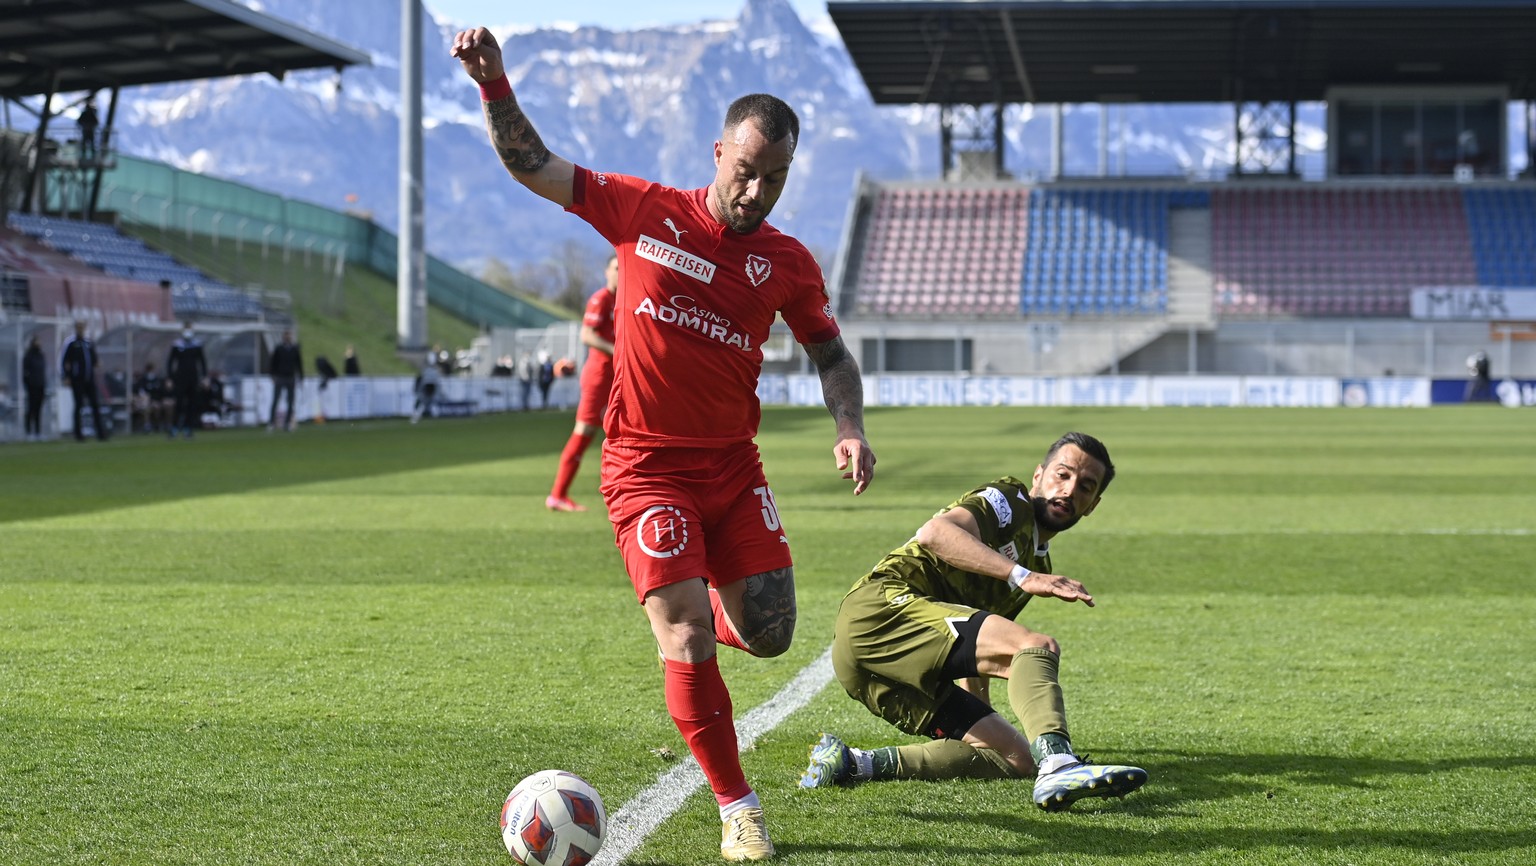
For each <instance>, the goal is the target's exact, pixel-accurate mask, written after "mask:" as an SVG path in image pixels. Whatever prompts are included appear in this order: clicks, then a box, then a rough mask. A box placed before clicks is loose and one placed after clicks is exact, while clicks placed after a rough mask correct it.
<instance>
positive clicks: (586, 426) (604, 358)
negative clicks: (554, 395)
mask: <svg viewBox="0 0 1536 866" xmlns="http://www.w3.org/2000/svg"><path fill="white" fill-rule="evenodd" d="M603 277H604V282H603V286H602V288H600V289H598V290H597V291H595V292H593V293H592V297H590V298H588V299H587V310H586V312H585V313H583V314H582V317H581V342H582V345H584V346H586V347H587V362H586V363H585V364H583V365H582V367H581V399H580V401H579V402H577V404H576V429H575V430H572V431H571V438H570V439H568V440H566V443H565V450H564V451H561V452H560V468H559V469H558V470H556V472H555V486H554V487H552V488H550V491H549V496H548V497H547V498H546V499H545V500H544V506H545V507H546V508H549V509H551V510H554V511H586V510H587V509H586V507H585V506H583V505H577V504H576V503H574V502H572V501H571V497H570V492H571V479H573V478H575V477H576V470H577V469H578V468H580V467H581V455H583V454H585V453H586V451H587V446H588V445H591V444H592V439H593V437H595V436H596V435H597V434H598V431H600V430H601V429H602V424H603V412H604V411H605V410H606V409H607V408H608V391H609V390H610V389H611V388H612V387H613V299H614V290H616V289H617V288H618V287H619V257H618V256H614V257H613V258H610V259H609V260H608V267H606V268H604V269H603Z"/></svg>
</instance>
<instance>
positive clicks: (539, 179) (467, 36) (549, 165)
mask: <svg viewBox="0 0 1536 866" xmlns="http://www.w3.org/2000/svg"><path fill="white" fill-rule="evenodd" d="M449 53H450V54H452V55H453V56H454V57H457V58H458V59H459V62H460V63H462V64H463V65H464V72H465V74H467V75H468V76H469V77H470V78H472V79H474V80H475V82H476V83H478V84H480V85H482V86H483V87H485V88H486V89H487V90H490V91H492V92H491V93H490V94H489V96H490V97H491V98H489V99H486V100H484V101H482V103H481V104H482V106H483V107H484V109H485V125H486V130H487V131H488V132H489V133H490V136H491V146H492V147H494V148H495V149H496V155H497V156H499V157H501V164H502V165H504V166H506V168H507V171H508V172H510V173H511V175H512V177H514V178H516V179H517V182H518V183H521V184H522V185H523V186H525V187H527V188H528V189H529V190H530V191H531V192H533V193H534V194H535V195H538V196H540V197H542V198H546V199H549V200H550V201H552V202H554V203H555V204H558V205H560V206H561V207H570V205H571V195H572V192H571V190H572V183H573V180H574V178H575V176H576V167H575V166H574V165H572V164H571V162H570V161H569V160H567V159H563V158H561V157H559V156H556V155H554V154H553V153H550V152H549V148H547V147H545V146H544V140H543V139H541V138H539V133H538V130H536V129H534V128H533V122H532V121H530V120H529V119H528V116H527V115H525V114H523V109H522V108H521V107H520V106H519V105H518V104H517V95H516V94H514V93H513V92H512V90H511V87H510V86H509V85H506V84H505V83H504V82H505V81H506V68H505V67H504V66H503V65H502V61H501V46H500V45H499V44H497V42H496V37H495V36H492V35H491V32H490V31H489V30H486V29H485V28H484V27H476V28H474V29H472V30H462V31H460V32H459V33H458V35H456V36H455V37H454V38H453V49H452V50H451V51H450V52H449ZM498 90H499V91H502V92H504V95H497V91H498ZM485 95H487V94H485V93H482V96H485Z"/></svg>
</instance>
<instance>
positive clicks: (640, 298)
mask: <svg viewBox="0 0 1536 866" xmlns="http://www.w3.org/2000/svg"><path fill="white" fill-rule="evenodd" d="M708 193H709V188H708V187H705V188H703V189H695V190H680V189H674V188H672V187H667V186H662V185H661V184H657V183H651V182H650V181H646V180H641V179H640V178H635V177H629V176H626V175H619V174H604V173H601V172H594V171H590V170H588V169H585V168H582V167H581V166H577V167H576V177H575V182H574V186H573V189H572V203H571V206H570V208H569V210H570V212H571V213H573V214H576V215H577V216H579V217H581V218H582V219H584V220H586V221H587V222H589V223H591V224H592V227H593V228H595V229H597V231H598V233H599V234H601V235H602V236H603V237H604V238H606V239H607V240H608V241H609V242H610V243H612V244H613V248H614V251H615V252H616V253H617V254H618V257H619V288H618V296H617V298H616V300H615V309H614V317H615V325H616V330H617V331H618V335H619V337H618V340H617V342H616V343H615V354H614V359H613V361H614V381H613V390H612V392H611V393H610V395H609V401H608V415H607V417H606V419H605V420H604V424H603V426H604V431H603V432H604V434H605V435H606V436H607V438H608V441H609V442H612V443H615V444H619V445H630V446H640V447H655V446H659V445H670V446H677V447H688V448H713V447H719V446H724V445H731V444H737V443H742V442H750V441H751V440H752V439H753V437H754V436H756V435H757V426H758V421H759V420H760V418H761V415H762V410H761V407H760V406H759V405H758V399H757V379H758V374H759V373H761V372H762V367H763V349H762V345H763V341H764V340H766V339H767V338H768V332H769V329H770V328H771V327H772V326H773V323H774V320H775V318H776V317H777V316H778V315H780V314H782V315H783V317H784V321H785V323H786V324H788V325H789V329H790V331H792V332H793V333H794V335H795V339H796V340H798V341H799V342H801V343H810V344H814V343H824V342H826V341H827V340H830V339H832V338H834V337H836V336H837V335H838V333H839V331H838V327H837V320H836V319H834V318H833V316H832V306H831V303H830V302H829V299H828V297H827V293H826V285H825V282H824V281H823V278H822V275H821V268H820V267H819V266H818V265H817V264H816V260H815V259H814V258H812V257H811V254H810V251H808V250H807V249H806V248H805V246H804V245H802V244H801V243H800V242H799V241H797V240H795V239H794V238H792V237H790V236H789V235H786V234H784V233H782V232H780V231H779V230H778V229H775V228H774V227H773V226H771V225H769V224H768V223H767V222H764V223H763V224H762V225H760V226H759V227H758V228H757V230H756V231H753V232H751V233H749V234H738V233H737V232H735V231H732V230H731V229H729V228H727V227H725V226H723V225H721V224H720V223H719V222H717V221H716V220H715V218H714V217H713V216H711V215H710V213H709V207H708V205H707V204H706V203H705V202H706V199H705V197H706V195H708Z"/></svg>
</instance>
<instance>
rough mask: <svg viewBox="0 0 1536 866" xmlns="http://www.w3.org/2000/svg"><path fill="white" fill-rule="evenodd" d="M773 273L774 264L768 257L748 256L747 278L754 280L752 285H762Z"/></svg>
mask: <svg viewBox="0 0 1536 866" xmlns="http://www.w3.org/2000/svg"><path fill="white" fill-rule="evenodd" d="M771 273H773V265H771V264H769V263H768V260H767V259H765V258H763V257H762V256H759V255H750V256H747V279H748V280H751V281H752V285H754V286H761V285H762V284H763V281H764V280H766V279H768V275H769V274H771Z"/></svg>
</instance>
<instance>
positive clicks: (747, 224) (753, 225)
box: [714, 187, 768, 235]
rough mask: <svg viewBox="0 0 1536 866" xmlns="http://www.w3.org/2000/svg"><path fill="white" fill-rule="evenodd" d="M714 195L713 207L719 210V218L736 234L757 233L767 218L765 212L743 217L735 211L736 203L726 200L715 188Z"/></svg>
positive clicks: (766, 212) (761, 211)
mask: <svg viewBox="0 0 1536 866" xmlns="http://www.w3.org/2000/svg"><path fill="white" fill-rule="evenodd" d="M714 193H715V206H716V207H718V208H719V209H720V215H721V218H722V219H724V220H725V227H726V228H728V229H730V230H731V231H733V232H736V233H737V234H741V235H745V234H751V233H752V232H755V231H757V227H758V226H760V225H762V224H763V220H765V219H767V218H768V211H767V210H760V211H758V212H757V214H755V215H754V216H750V217H749V216H744V215H743V214H741V213H740V212H739V211H737V210H736V203H735V202H733V201H731V200H729V199H727V198H726V197H725V193H724V192H722V191H720V189H719V188H718V187H717V188H716V189H715V190H714Z"/></svg>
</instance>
